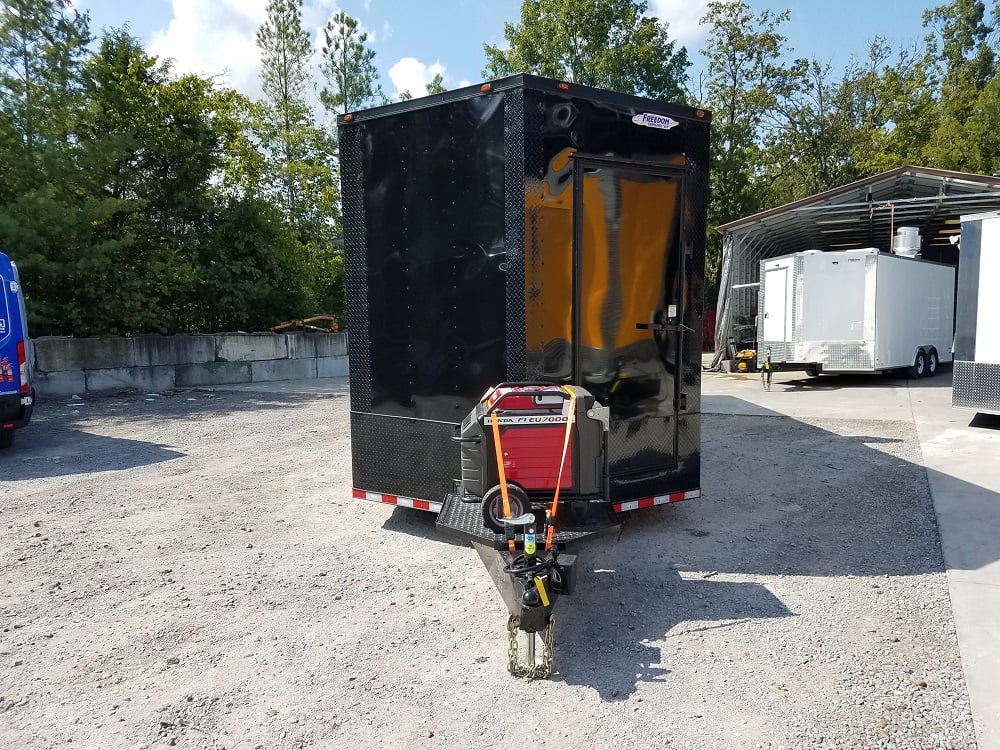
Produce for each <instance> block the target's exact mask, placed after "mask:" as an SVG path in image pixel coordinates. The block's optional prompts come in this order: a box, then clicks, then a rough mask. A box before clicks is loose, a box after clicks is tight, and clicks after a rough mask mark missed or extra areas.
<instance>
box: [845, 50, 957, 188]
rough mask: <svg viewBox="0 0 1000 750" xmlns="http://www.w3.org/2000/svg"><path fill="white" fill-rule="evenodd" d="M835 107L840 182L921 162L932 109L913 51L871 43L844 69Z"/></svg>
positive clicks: (924, 76) (924, 77)
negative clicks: (844, 160) (844, 163)
mask: <svg viewBox="0 0 1000 750" xmlns="http://www.w3.org/2000/svg"><path fill="white" fill-rule="evenodd" d="M836 104H837V109H838V120H839V126H840V133H841V139H840V145H839V148H840V149H841V151H842V153H844V154H845V155H847V156H848V163H847V166H846V169H845V172H844V175H843V179H842V181H843V182H848V181H850V180H856V179H860V178H863V177H868V176H871V175H874V174H878V173H879V172H884V171H886V170H888V169H893V168H895V167H899V166H902V165H904V164H912V163H915V162H920V161H921V160H922V158H921V150H922V148H923V146H924V144H925V143H926V142H927V139H928V137H929V135H930V133H931V131H932V130H933V128H934V126H935V122H936V118H937V115H936V108H937V105H936V103H935V101H934V92H933V87H932V85H931V83H930V82H929V81H928V79H927V69H926V66H925V65H924V64H923V61H922V60H921V58H920V57H919V56H918V55H917V54H916V52H915V51H913V50H908V49H905V48H903V49H900V50H899V51H894V50H893V49H892V47H891V46H890V45H889V44H888V43H887V42H886V41H885V40H883V39H881V38H876V39H875V40H874V41H873V42H872V43H871V44H870V45H869V48H868V54H867V57H866V58H865V59H864V60H857V59H852V61H851V62H850V63H849V64H848V66H847V69H846V70H845V73H844V77H843V79H842V80H841V83H840V86H839V89H838V92H837V97H836Z"/></svg>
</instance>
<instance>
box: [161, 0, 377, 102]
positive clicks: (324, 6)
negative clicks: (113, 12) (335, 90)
mask: <svg viewBox="0 0 1000 750" xmlns="http://www.w3.org/2000/svg"><path fill="white" fill-rule="evenodd" d="M172 8H173V18H171V20H170V23H169V24H168V25H167V28H166V29H161V30H158V31H154V32H153V33H152V35H151V37H150V41H149V44H148V45H147V49H148V51H149V52H150V54H153V55H156V56H158V57H160V58H172V59H173V60H174V68H173V70H174V72H175V73H179V74H183V73H197V74H200V75H208V76H223V78H222V82H223V83H224V84H225V85H227V86H231V87H232V88H234V89H236V90H237V91H239V92H241V93H243V94H246V95H248V96H251V97H254V98H259V97H260V96H261V95H262V92H261V83H260V50H259V49H258V47H257V41H256V36H257V29H259V28H260V26H261V24H263V23H264V21H265V20H266V18H267V0H172ZM338 10H339V8H338V6H337V3H336V1H335V0H306V2H304V3H303V8H302V25H303V28H305V29H306V30H307V31H310V30H311V31H312V32H313V33H312V34H311V37H312V40H313V41H314V42H315V43H316V49H317V50H318V49H319V47H321V46H322V44H323V28H324V27H325V26H326V22H327V20H329V18H330V17H331V16H332V15H333V14H334V13H336V12H337V11H338ZM373 37H374V34H372V33H371V32H369V41H371V40H372V38H373ZM312 65H313V67H314V70H313V78H314V80H316V81H317V82H319V81H320V80H321V77H322V76H321V75H320V73H319V56H318V53H317V54H316V55H314V57H313V60H312ZM309 96H310V98H312V97H313V96H314V93H313V92H310V93H309Z"/></svg>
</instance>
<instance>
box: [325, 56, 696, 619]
mask: <svg viewBox="0 0 1000 750" xmlns="http://www.w3.org/2000/svg"><path fill="white" fill-rule="evenodd" d="M709 119H710V117H709V115H708V113H707V112H704V111H702V110H695V109H691V108H688V107H683V106H677V105H671V104H666V103H662V102H656V101H651V100H648V99H642V98H637V97H632V96H624V95H619V94H613V93H609V92H605V91H599V90H596V89H592V88H586V87H582V86H577V85H574V84H566V83H560V82H557V81H551V80H547V79H543V78H537V77H532V76H527V75H521V76H514V77H511V78H506V79H503V80H499V81H494V82H492V83H488V84H484V85H482V86H474V87H469V88H464V89H460V90H456V91H449V92H446V93H443V94H438V95H435V96H429V97H425V98H421V99H414V100H410V101H407V102H403V103H399V104H393V105H388V106H384V107H379V108H376V109H371V110H367V111H363V112H355V113H350V114H347V115H343V116H341V117H340V118H339V122H338V125H339V135H340V154H341V180H342V191H343V214H344V244H345V254H346V264H347V294H348V321H349V353H350V361H351V368H350V372H351V444H352V461H353V482H354V496H355V497H357V498H361V499H368V500H375V501H379V502H386V503H392V504H396V505H404V506H408V507H414V508H419V509H422V510H429V511H433V512H436V513H438V514H439V518H438V523H439V525H441V526H442V527H444V528H448V529H451V530H454V531H456V533H459V534H460V535H464V536H465V537H466V538H469V539H470V540H471V541H473V543H475V544H477V548H479V549H480V554H485V550H488V549H503V548H504V546H505V542H504V539H503V535H501V534H496V535H495V536H494V533H493V531H491V530H490V529H489V528H488V527H487V526H484V524H483V520H482V517H481V516H479V515H478V514H477V513H475V512H470V510H469V508H468V507H467V506H468V501H469V500H470V499H476V498H475V497H473V492H472V491H470V490H469V487H470V486H473V485H474V484H475V483H474V482H470V481H469V479H468V477H469V474H468V471H467V469H468V463H469V460H470V459H469V455H470V454H468V451H467V450H466V449H468V448H469V445H468V442H469V441H470V440H472V439H481V438H469V437H466V438H465V440H466V443H463V442H462V440H463V438H462V429H461V425H462V423H463V420H471V419H474V417H473V412H475V410H476V409H477V408H478V409H479V410H480V415H479V416H480V418H482V419H484V420H485V419H487V418H488V416H487V414H488V412H489V408H488V407H487V406H484V405H483V404H485V403H486V402H487V401H489V399H490V398H491V397H489V396H486V397H484V394H488V393H489V392H490V391H491V390H492V389H494V388H495V387H496V386H497V385H498V384H501V383H514V384H517V383H526V382H528V383H541V384H555V385H565V386H576V387H579V388H581V389H584V392H587V393H589V394H592V396H593V397H594V403H595V404H596V405H597V407H598V408H606V409H607V410H608V415H607V416H606V417H604V415H602V414H601V413H598V412H594V413H593V414H592V415H591V418H593V419H601V418H604V421H605V423H606V424H605V428H604V439H605V440H606V445H605V446H604V447H603V448H601V449H600V450H598V449H597V448H595V449H594V451H593V453H594V454H595V455H600V457H601V458H600V460H601V461H603V462H604V463H605V467H604V468H603V469H602V471H603V472H604V475H605V479H606V481H605V483H604V489H603V491H602V493H601V496H600V498H599V500H600V501H601V503H603V506H604V507H603V510H602V509H600V508H597V507H595V506H594V504H593V503H591V505H590V506H588V507H590V511H593V513H592V517H591V518H589V521H588V519H582V520H581V519H579V518H578V519H576V520H577V521H578V522H579V523H578V526H579V528H578V529H577V532H578V533H574V531H573V530H572V529H570V528H569V527H567V526H566V525H565V524H563V525H561V526H560V527H559V529H558V531H559V533H558V534H557V537H556V538H557V544H558V546H560V547H564V546H565V545H566V544H568V543H570V542H571V541H574V540H576V539H578V538H580V537H582V536H583V535H585V534H586V533H589V532H591V531H594V530H597V529H599V528H609V527H614V525H615V524H616V523H617V521H616V514H617V513H620V512H622V511H627V510H633V509H636V508H642V507H647V506H651V505H658V504H661V503H667V502H673V501H676V500H682V499H685V498H692V497H697V496H699V495H700V479H699V478H700V467H699V460H700V448H699V446H700V413H699V412H700V378H701V336H702V314H703V301H702V298H703V287H704V243H705V225H706V208H707V205H706V204H707V194H708V156H709ZM514 387H517V386H516V385H515V386H514ZM567 393H569V390H567ZM537 398H538V399H541V400H542V401H544V399H553V398H554V397H553V396H552V394H548V395H545V394H542V395H539V396H537ZM573 398H574V399H575V398H576V397H575V396H573ZM481 400H482V402H483V404H481V403H480V402H481ZM542 401H539V402H538V403H540V404H541V403H542ZM553 403H554V401H553V402H552V403H550V404H549V407H552V404H553ZM580 403H584V402H583V401H581V402H580ZM587 403H589V402H587ZM477 405H478V406H477ZM543 405H544V404H543ZM552 408H554V407H552ZM561 408H564V409H565V408H566V407H565V405H564V406H563V407H561ZM570 408H572V407H570ZM557 410H558V409H556V411H557ZM552 413H553V414H555V411H553V412H552ZM522 416H523V415H522ZM584 416H586V415H584V414H582V413H581V414H580V417H581V418H582V417H584ZM524 419H528V417H524ZM572 421H573V417H572V415H571V417H570V419H569V420H567V421H566V422H564V423H565V424H568V423H570V422H572ZM483 425H484V426H483V428H482V429H481V432H482V434H483V435H486V436H488V435H490V434H491V433H490V429H489V426H488V425H487V424H486V423H485V422H483ZM572 430H573V428H570V427H567V436H568V435H569V434H570V432H572ZM539 434H540V433H539ZM561 434H562V433H561V432H558V431H556V432H554V433H553V435H555V436H557V437H558V436H561ZM499 435H500V433H499V432H497V433H496V436H497V438H498V440H497V442H499ZM560 439H561V438H560ZM522 442H523V441H522ZM530 442H531V441H530V440H529V441H527V442H525V443H524V445H529V444H530ZM567 442H568V437H567ZM584 450H587V449H586V448H584ZM463 451H466V453H463ZM500 453H501V451H499V450H498V451H497V455H498V456H499V455H500ZM543 453H544V451H543ZM548 453H550V454H552V455H555V453H553V452H552V451H551V450H550V451H548ZM480 454H481V455H482V460H483V461H487V462H488V461H489V460H490V455H489V451H486V450H482V451H480ZM562 455H563V456H564V457H565V455H566V448H565V446H563V450H562ZM587 455H588V456H589V455H590V454H589V453H588V454H587ZM463 460H465V463H466V471H465V473H463ZM586 460H588V461H589V460H591V459H590V458H587V459H586ZM595 460H596V459H595ZM503 463H505V464H516V463H517V461H515V460H513V459H511V457H510V455H508V454H505V458H504V459H503ZM553 463H560V462H557V461H553ZM578 463H579V461H578ZM578 468H579V467H577V469H578ZM507 469H508V476H507V482H510V483H512V484H516V483H517V477H516V473H517V471H519V470H523V467H520V468H519V467H518V466H514V465H508V466H507ZM555 470H556V467H555V466H553V468H552V471H553V472H555ZM574 471H576V470H574ZM511 472H513V473H514V474H515V477H514V478H513V479H512V478H511V476H509V474H510V473H511ZM561 472H562V467H560V474H561ZM463 477H465V479H464V481H463ZM560 481H561V480H559V479H557V480H556V486H557V487H558V486H561V485H560ZM504 486H506V484H505V485H504ZM476 491H478V490H476ZM529 494H530V493H529ZM532 500H533V504H534V505H535V506H536V507H535V508H534V510H535V511H536V513H537V514H538V517H539V520H540V521H542V516H541V513H540V511H538V508H537V502H538V500H539V497H538V495H537V493H535V495H534V497H533V498H532ZM506 504H507V497H506V496H505V497H504V505H505V506H506ZM508 515H509V514H508ZM518 531H519V533H518V534H517V535H516V537H517V542H516V544H517V548H518V549H521V548H522V547H521V546H522V544H523V535H522V534H521V533H520V532H521V531H526V530H524V529H518ZM510 544H511V546H513V544H514V543H513V542H510ZM485 559H486V558H485V557H484V560H485ZM508 567H509V566H508ZM505 598H506V597H505ZM512 613H513V609H512Z"/></svg>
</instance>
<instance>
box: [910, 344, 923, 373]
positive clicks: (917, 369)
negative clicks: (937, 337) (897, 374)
mask: <svg viewBox="0 0 1000 750" xmlns="http://www.w3.org/2000/svg"><path fill="white" fill-rule="evenodd" d="M926 374H927V355H926V354H925V353H924V350H923V349H920V350H918V351H917V355H916V356H915V357H914V358H913V364H912V365H910V371H909V375H910V379H911V380H916V379H917V378H922V377H924V376H925V375H926Z"/></svg>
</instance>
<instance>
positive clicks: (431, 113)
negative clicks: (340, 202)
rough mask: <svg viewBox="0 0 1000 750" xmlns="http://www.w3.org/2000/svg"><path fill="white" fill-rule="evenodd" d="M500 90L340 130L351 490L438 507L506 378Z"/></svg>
mask: <svg viewBox="0 0 1000 750" xmlns="http://www.w3.org/2000/svg"><path fill="white" fill-rule="evenodd" d="M504 96H505V95H504V94H502V93H498V94H492V95H488V96H478V97H473V98H467V99H462V100H458V101H453V102H449V103H445V104H441V105H438V106H436V107H430V108H416V109H414V110H413V111H409V112H403V113H398V114H396V115H394V116H393V117H382V118H373V119H366V120H362V121H360V122H357V123H353V124H351V125H348V126H344V127H342V128H341V139H342V140H341V152H342V171H343V180H344V197H345V203H344V226H345V245H346V250H347V260H348V269H347V270H348V289H349V295H348V318H349V322H350V356H351V409H352V418H351V437H352V442H353V446H354V448H353V456H354V478H355V486H357V487H362V488H366V489H369V488H370V489H377V490H379V491H381V492H387V493H396V494H402V495H407V496H416V497H421V498H424V497H433V498H434V499H435V500H439V499H440V497H441V495H442V489H443V490H445V491H446V490H447V488H448V487H449V486H450V482H451V479H452V477H453V475H454V474H455V467H457V466H458V461H459V454H458V449H457V445H456V444H455V443H454V442H453V441H452V440H451V436H452V434H453V425H454V424H455V423H458V422H461V420H462V418H463V417H464V416H465V414H466V413H467V412H468V411H469V409H471V407H472V405H473V404H475V402H476V401H477V400H478V398H479V396H481V395H482V393H483V391H484V390H485V389H486V388H488V387H489V386H490V385H492V384H495V383H498V382H501V381H503V380H505V379H506V375H507V363H506V296H507V295H506V291H505V290H506V273H505V270H506V269H505V265H504V263H505V261H506V256H505V249H504V248H505V244H504V240H505V231H506V223H505V204H504V196H505V191H504V189H505V168H506V164H505V158H504V148H503V144H504ZM389 446H391V451H389V450H387V448H388V447H389ZM390 455H391V460H390V459H389V456H390Z"/></svg>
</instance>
